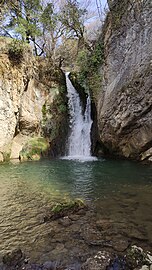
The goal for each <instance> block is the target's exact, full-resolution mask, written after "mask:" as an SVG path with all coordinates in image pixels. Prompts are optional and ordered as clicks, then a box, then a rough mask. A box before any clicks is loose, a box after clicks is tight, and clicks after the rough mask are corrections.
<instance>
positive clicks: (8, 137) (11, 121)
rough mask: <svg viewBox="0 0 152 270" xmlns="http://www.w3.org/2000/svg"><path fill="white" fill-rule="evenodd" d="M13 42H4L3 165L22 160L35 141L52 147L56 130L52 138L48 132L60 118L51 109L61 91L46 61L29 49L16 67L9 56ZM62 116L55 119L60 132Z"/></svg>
mask: <svg viewBox="0 0 152 270" xmlns="http://www.w3.org/2000/svg"><path fill="white" fill-rule="evenodd" d="M10 42H12V40H11V39H7V38H0V48H1V49H0V161H5V160H9V158H18V157H19V152H20V151H21V149H22V147H23V146H24V145H25V144H26V143H27V141H28V140H29V139H30V138H33V137H41V136H42V137H46V140H47V141H48V145H49V147H50V145H51V142H52V140H55V138H54V137H53V136H52V137H51V132H52V133H54V130H53V128H54V127H51V130H50V128H49V134H46V129H47V128H48V126H50V125H51V121H52V120H51V119H52V118H54V117H53V115H54V114H55V115H56V112H54V111H51V109H50V106H52V104H53V103H54V102H55V99H57V97H58V95H59V88H60V83H59V82H58V81H57V80H56V79H55V78H54V79H52V77H51V71H50V72H49V67H47V66H46V63H45V61H44V59H43V58H40V59H36V58H35V57H34V56H33V55H32V52H31V49H30V47H28V46H27V47H26V49H25V51H24V55H23V59H22V61H21V63H18V64H16V63H13V62H12V61H11V59H10V58H9V54H8V46H9V44H10ZM60 77H62V74H61V76H60ZM57 79H59V77H58V78H57ZM63 85H64V82H63ZM60 99H61V98H60ZM61 101H62V100H61ZM58 103H59V102H58ZM44 108H45V110H44ZM57 110H58V108H57V109H56V111H57ZM46 114H47V115H46ZM60 115H61V113H59V114H58V118H57V116H56V118H55V119H56V120H55V119H53V121H55V124H56V125H57V126H58V129H59V128H60V124H61V119H60ZM62 122H63V123H64V121H62ZM56 129H57V128H56ZM57 132H58V130H57V131H56V133H57ZM57 135H58V134H56V136H57ZM53 143H54V142H53Z"/></svg>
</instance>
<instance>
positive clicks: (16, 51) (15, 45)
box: [8, 39, 25, 65]
mask: <svg viewBox="0 0 152 270" xmlns="http://www.w3.org/2000/svg"><path fill="white" fill-rule="evenodd" d="M24 50H25V43H23V42H22V41H21V40H17V39H13V40H12V42H11V43H10V44H9V45H8V56H9V59H10V61H11V62H12V63H13V64H15V65H18V64H20V63H21V62H22V60H23V57H24Z"/></svg>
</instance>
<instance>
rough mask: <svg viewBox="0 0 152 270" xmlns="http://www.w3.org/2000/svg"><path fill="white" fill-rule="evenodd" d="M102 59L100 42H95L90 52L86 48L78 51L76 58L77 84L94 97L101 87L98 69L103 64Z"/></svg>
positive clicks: (102, 47)
mask: <svg viewBox="0 0 152 270" xmlns="http://www.w3.org/2000/svg"><path fill="white" fill-rule="evenodd" d="M103 59H104V46H103V44H102V42H101V41H97V42H96V45H95V47H94V49H93V50H92V51H91V52H90V51H89V50H88V49H86V48H84V49H83V50H81V51H79V53H78V57H77V65H78V66H79V73H78V78H77V79H78V82H79V83H80V85H81V86H82V87H83V88H84V89H85V90H86V91H89V90H90V91H91V93H92V94H93V96H94V97H96V96H97V93H98V92H99V89H100V87H101V76H100V75H99V72H98V69H99V67H100V66H101V65H102V64H103Z"/></svg>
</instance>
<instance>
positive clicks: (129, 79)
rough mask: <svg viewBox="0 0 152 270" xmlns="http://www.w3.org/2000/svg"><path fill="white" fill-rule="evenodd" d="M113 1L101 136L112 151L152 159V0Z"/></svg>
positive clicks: (100, 110)
mask: <svg viewBox="0 0 152 270" xmlns="http://www.w3.org/2000/svg"><path fill="white" fill-rule="evenodd" d="M131 2H132V1H131ZM109 3H110V4H111V5H110V10H111V11H110V13H109V15H108V17H107V20H106V25H105V27H104V47H105V52H104V53H105V59H104V65H103V66H102V68H101V71H100V72H101V73H102V76H103V84H102V89H101V92H100V94H99V97H98V100H99V101H98V104H97V111H98V127H99V136H100V141H101V142H102V143H103V145H104V146H105V147H106V148H107V150H108V151H109V152H110V153H112V154H116V155H119V156H124V157H127V158H134V159H138V160H144V159H149V160H152V2H151V1H150V0H147V1H137V0H136V1H133V2H132V5H130V4H129V1H128V0H123V1H122V0H116V1H111V2H110V1H109Z"/></svg>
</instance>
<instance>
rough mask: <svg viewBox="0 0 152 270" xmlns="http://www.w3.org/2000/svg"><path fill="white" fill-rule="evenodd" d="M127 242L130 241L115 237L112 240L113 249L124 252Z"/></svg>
mask: <svg viewBox="0 0 152 270" xmlns="http://www.w3.org/2000/svg"><path fill="white" fill-rule="evenodd" d="M129 244H130V243H129V242H128V240H125V239H123V238H122V237H121V238H115V239H114V240H113V241H112V246H113V248H114V250H115V251H118V252H124V251H125V250H126V249H127V248H128V246H129Z"/></svg>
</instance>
